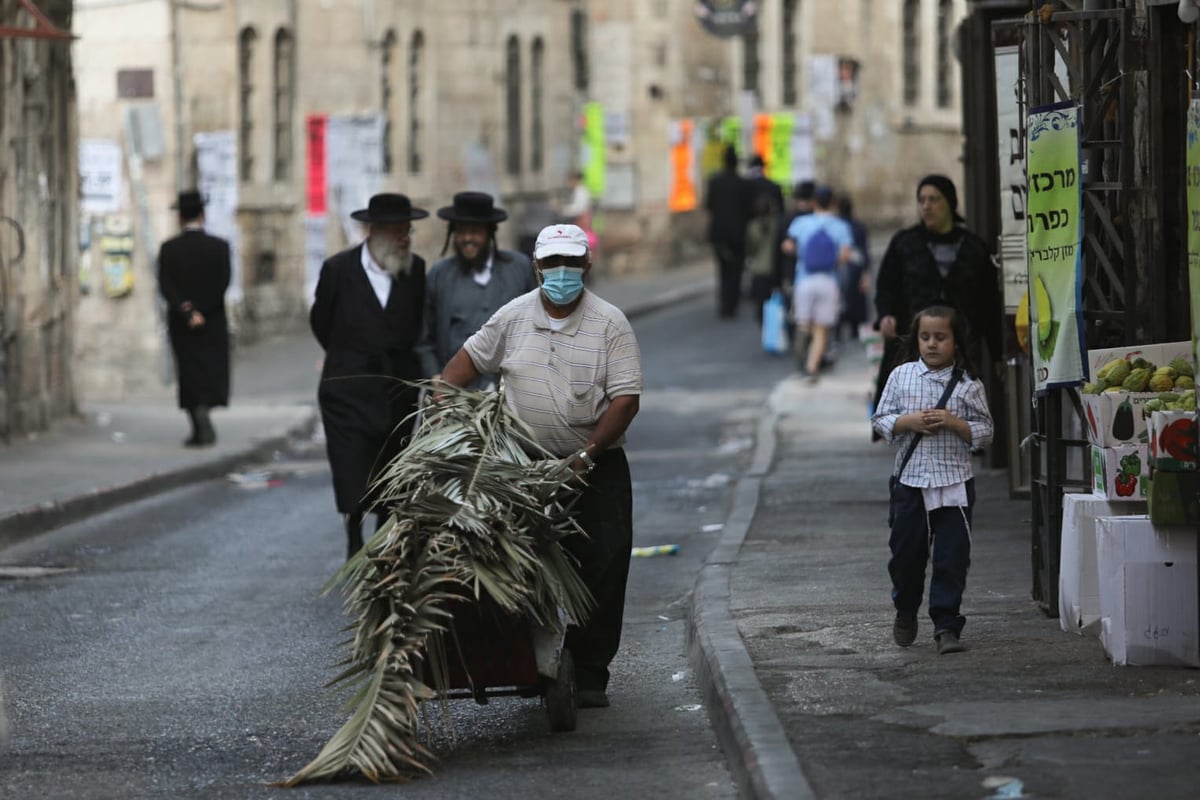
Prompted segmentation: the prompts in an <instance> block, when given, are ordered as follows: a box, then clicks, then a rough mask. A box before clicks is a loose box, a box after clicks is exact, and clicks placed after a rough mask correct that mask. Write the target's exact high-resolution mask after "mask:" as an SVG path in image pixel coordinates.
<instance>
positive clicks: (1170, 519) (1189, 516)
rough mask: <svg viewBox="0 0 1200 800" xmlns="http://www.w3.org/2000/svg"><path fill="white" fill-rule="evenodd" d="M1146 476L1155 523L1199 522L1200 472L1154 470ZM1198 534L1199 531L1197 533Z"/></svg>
mask: <svg viewBox="0 0 1200 800" xmlns="http://www.w3.org/2000/svg"><path fill="white" fill-rule="evenodd" d="M1150 472H1151V474H1150V476H1149V477H1147V479H1146V500H1147V501H1148V509H1147V510H1148V512H1149V514H1150V521H1151V522H1153V523H1154V524H1155V525H1190V526H1191V528H1192V530H1196V529H1197V526H1200V501H1198V500H1197V499H1196V498H1197V496H1198V495H1200V472H1163V471H1161V470H1151V471H1150ZM1197 535H1200V533H1198V534H1197Z"/></svg>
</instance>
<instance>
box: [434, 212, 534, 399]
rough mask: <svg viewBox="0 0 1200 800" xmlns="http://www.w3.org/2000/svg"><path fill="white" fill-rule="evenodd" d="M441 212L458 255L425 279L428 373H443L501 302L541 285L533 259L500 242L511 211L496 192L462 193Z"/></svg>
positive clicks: (486, 379) (490, 379)
mask: <svg viewBox="0 0 1200 800" xmlns="http://www.w3.org/2000/svg"><path fill="white" fill-rule="evenodd" d="M437 215H438V216H439V217H441V218H442V219H444V220H447V221H448V222H449V223H450V224H449V226H448V230H447V231H446V245H447V246H449V245H450V244H451V243H452V244H453V245H454V255H452V256H449V257H448V258H443V259H442V260H441V261H439V262H437V263H436V264H434V265H433V266H432V267H430V269H429V276H428V278H427V279H426V282H425V317H424V320H423V323H422V324H423V326H424V334H423V335H422V337H421V343H420V345H419V346H418V347H417V353H418V354H419V355H420V357H421V370H422V372H423V373H424V375H425V377H427V378H439V377H441V374H442V369H443V368H444V367H445V366H446V363H447V362H448V361H450V359H451V358H453V357H454V354H455V353H457V352H458V351H459V349H460V348H461V347H462V346H463V342H465V341H467V339H468V338H469V337H470V336H471V334H473V333H475V331H477V330H479V328H480V326H482V325H483V323H485V322H487V321H488V319H490V318H491V316H492V314H494V313H496V311H498V310H499V309H500V307H501V306H503V305H504V304H505V303H507V302H508V301H509V300H512V299H513V298H514V297H518V296H520V295H523V294H525V293H526V292H532V291H534V290H535V289H537V278H536V277H535V276H534V272H533V266H532V265H531V264H530V262H529V259H528V258H527V257H526V256H524V255H522V254H521V253H517V252H513V251H511V250H501V249H500V247H499V246H498V244H497V243H496V229H497V226H498V225H499V224H500V223H501V222H503V221H504V220H505V219H507V218H508V213H507V212H506V211H505V210H504V209H502V208H497V207H496V206H495V205H494V201H493V200H492V196H491V195H489V194H484V193H483V192H459V193H458V194H456V195H454V204H453V205H450V206H446V207H444V208H439V209H438V212H437ZM442 252H443V253H445V252H446V248H445V247H443V248H442ZM497 377H498V376H496V375H484V376H481V377H480V378H479V379H478V380H477V381H476V382H475V383H474V384H473V386H474V387H475V388H485V387H487V386H489V385H495V382H496V379H497Z"/></svg>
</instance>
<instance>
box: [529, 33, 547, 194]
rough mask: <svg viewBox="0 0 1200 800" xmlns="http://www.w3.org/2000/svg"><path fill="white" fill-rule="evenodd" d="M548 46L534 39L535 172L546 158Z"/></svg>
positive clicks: (531, 117) (531, 121)
mask: <svg viewBox="0 0 1200 800" xmlns="http://www.w3.org/2000/svg"><path fill="white" fill-rule="evenodd" d="M545 55H546V46H545V44H544V43H543V42H542V38H541V37H540V36H539V37H538V38H536V39H534V40H533V48H532V54H531V56H530V62H531V73H532V74H531V76H530V81H531V86H530V92H529V129H530V130H529V168H530V169H531V170H533V171H534V172H541V171H542V162H543V160H544V156H543V150H544V149H545V146H546V139H545V134H544V132H543V124H544V121H543V119H542V113H543V111H542V104H543V95H544V94H545V75H544V74H543V69H544V62H545Z"/></svg>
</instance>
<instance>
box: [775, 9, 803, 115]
mask: <svg viewBox="0 0 1200 800" xmlns="http://www.w3.org/2000/svg"><path fill="white" fill-rule="evenodd" d="M799 5H800V2H799V0H783V25H782V26H781V27H782V29H783V41H782V42H781V43H780V44H781V46H782V49H781V50H780V58H779V66H780V69H781V70H782V73H783V74H782V75H781V76H780V77H782V78H783V80H782V84H783V104H784V105H785V106H794V105H796V102H797V101H798V100H799V98H798V97H797V96H796V10H797V6H799Z"/></svg>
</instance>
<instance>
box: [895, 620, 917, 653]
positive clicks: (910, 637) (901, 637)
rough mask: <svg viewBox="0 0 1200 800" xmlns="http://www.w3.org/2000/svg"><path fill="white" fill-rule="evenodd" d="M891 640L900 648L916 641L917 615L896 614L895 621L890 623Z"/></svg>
mask: <svg viewBox="0 0 1200 800" xmlns="http://www.w3.org/2000/svg"><path fill="white" fill-rule="evenodd" d="M892 638H893V639H895V640H896V644H898V645H900V646H901V647H908V646H909V645H910V644H912V643H913V642H915V641H916V640H917V615H916V614H915V613H913V614H906V613H905V612H903V611H897V612H896V621H895V622H893V623H892Z"/></svg>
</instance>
